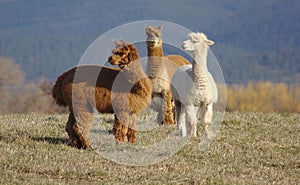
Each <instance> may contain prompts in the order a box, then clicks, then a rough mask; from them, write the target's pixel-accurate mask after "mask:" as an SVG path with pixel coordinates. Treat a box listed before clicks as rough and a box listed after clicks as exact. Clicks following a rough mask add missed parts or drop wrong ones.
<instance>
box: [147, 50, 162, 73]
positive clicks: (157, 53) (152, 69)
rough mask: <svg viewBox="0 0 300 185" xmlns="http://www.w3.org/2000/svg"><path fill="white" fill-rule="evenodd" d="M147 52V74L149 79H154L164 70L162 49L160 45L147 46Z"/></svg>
mask: <svg viewBox="0 0 300 185" xmlns="http://www.w3.org/2000/svg"><path fill="white" fill-rule="evenodd" d="M147 50H148V62H147V74H148V76H149V77H150V78H156V77H157V75H158V74H161V70H163V69H164V67H162V65H163V58H162V57H163V48H162V45H157V46H154V47H150V46H147Z"/></svg>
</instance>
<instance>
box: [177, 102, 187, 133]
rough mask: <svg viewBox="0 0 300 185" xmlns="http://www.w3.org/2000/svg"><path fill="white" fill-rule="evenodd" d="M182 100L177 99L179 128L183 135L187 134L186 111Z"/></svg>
mask: <svg viewBox="0 0 300 185" xmlns="http://www.w3.org/2000/svg"><path fill="white" fill-rule="evenodd" d="M182 106H183V105H182V104H181V103H180V101H175V107H176V119H177V120H176V122H177V128H178V130H179V132H180V134H181V136H182V137H185V136H186V124H185V111H184V107H182Z"/></svg>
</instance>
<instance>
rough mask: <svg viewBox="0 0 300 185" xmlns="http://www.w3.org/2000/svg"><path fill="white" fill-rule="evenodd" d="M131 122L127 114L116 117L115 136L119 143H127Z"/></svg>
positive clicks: (120, 113) (119, 113)
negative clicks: (126, 137)
mask: <svg viewBox="0 0 300 185" xmlns="http://www.w3.org/2000/svg"><path fill="white" fill-rule="evenodd" d="M129 121H130V116H129V114H128V113H126V112H118V115H115V123H114V135H115V138H116V140H117V141H118V142H120V143H123V142H124V141H125V136H126V135H127V132H128V125H127V124H128V123H129Z"/></svg>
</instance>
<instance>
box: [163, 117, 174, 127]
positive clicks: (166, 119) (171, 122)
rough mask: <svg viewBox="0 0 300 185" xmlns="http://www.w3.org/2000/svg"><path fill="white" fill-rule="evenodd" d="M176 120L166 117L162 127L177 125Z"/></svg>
mask: <svg viewBox="0 0 300 185" xmlns="http://www.w3.org/2000/svg"><path fill="white" fill-rule="evenodd" d="M175 123H176V122H175V120H174V119H173V118H171V117H170V118H167V117H165V119H164V120H163V121H162V122H161V124H162V125H175Z"/></svg>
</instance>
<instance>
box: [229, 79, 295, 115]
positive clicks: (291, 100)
mask: <svg viewBox="0 0 300 185" xmlns="http://www.w3.org/2000/svg"><path fill="white" fill-rule="evenodd" d="M227 110H228V111H235V110H238V111H253V112H298V113H299V112H300V84H284V83H272V82H252V81H251V82H249V83H248V84H247V85H229V86H227Z"/></svg>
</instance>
